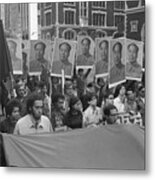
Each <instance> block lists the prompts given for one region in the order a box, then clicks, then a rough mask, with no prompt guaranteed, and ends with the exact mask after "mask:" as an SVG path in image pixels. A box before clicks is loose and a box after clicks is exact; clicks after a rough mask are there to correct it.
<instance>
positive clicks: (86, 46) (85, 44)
mask: <svg viewBox="0 0 155 180" xmlns="http://www.w3.org/2000/svg"><path fill="white" fill-rule="evenodd" d="M90 44H91V41H90V39H89V38H84V39H82V41H81V45H82V53H83V54H86V55H87V54H88V53H89V48H90Z"/></svg>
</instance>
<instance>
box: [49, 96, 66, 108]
mask: <svg viewBox="0 0 155 180" xmlns="http://www.w3.org/2000/svg"><path fill="white" fill-rule="evenodd" d="M52 103H53V105H54V106H55V107H56V108H57V109H59V110H62V111H63V110H64V108H65V97H64V95H62V94H56V95H55V96H54V97H53V99H52Z"/></svg>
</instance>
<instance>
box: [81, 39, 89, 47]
mask: <svg viewBox="0 0 155 180" xmlns="http://www.w3.org/2000/svg"><path fill="white" fill-rule="evenodd" d="M85 40H86V41H87V42H88V45H89V46H90V44H91V40H90V39H89V38H87V37H86V38H83V39H82V41H81V43H83V41H85Z"/></svg>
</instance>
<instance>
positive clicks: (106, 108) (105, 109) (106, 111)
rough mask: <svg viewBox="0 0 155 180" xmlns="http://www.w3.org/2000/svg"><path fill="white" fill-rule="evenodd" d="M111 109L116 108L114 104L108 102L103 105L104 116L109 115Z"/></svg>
mask: <svg viewBox="0 0 155 180" xmlns="http://www.w3.org/2000/svg"><path fill="white" fill-rule="evenodd" d="M112 109H116V110H117V108H116V106H114V105H113V104H108V105H107V106H105V107H104V109H103V112H104V115H105V116H110V111H111V110H112Z"/></svg>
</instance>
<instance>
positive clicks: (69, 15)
mask: <svg viewBox="0 0 155 180" xmlns="http://www.w3.org/2000/svg"><path fill="white" fill-rule="evenodd" d="M74 23H75V11H74V10H65V24H74Z"/></svg>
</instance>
